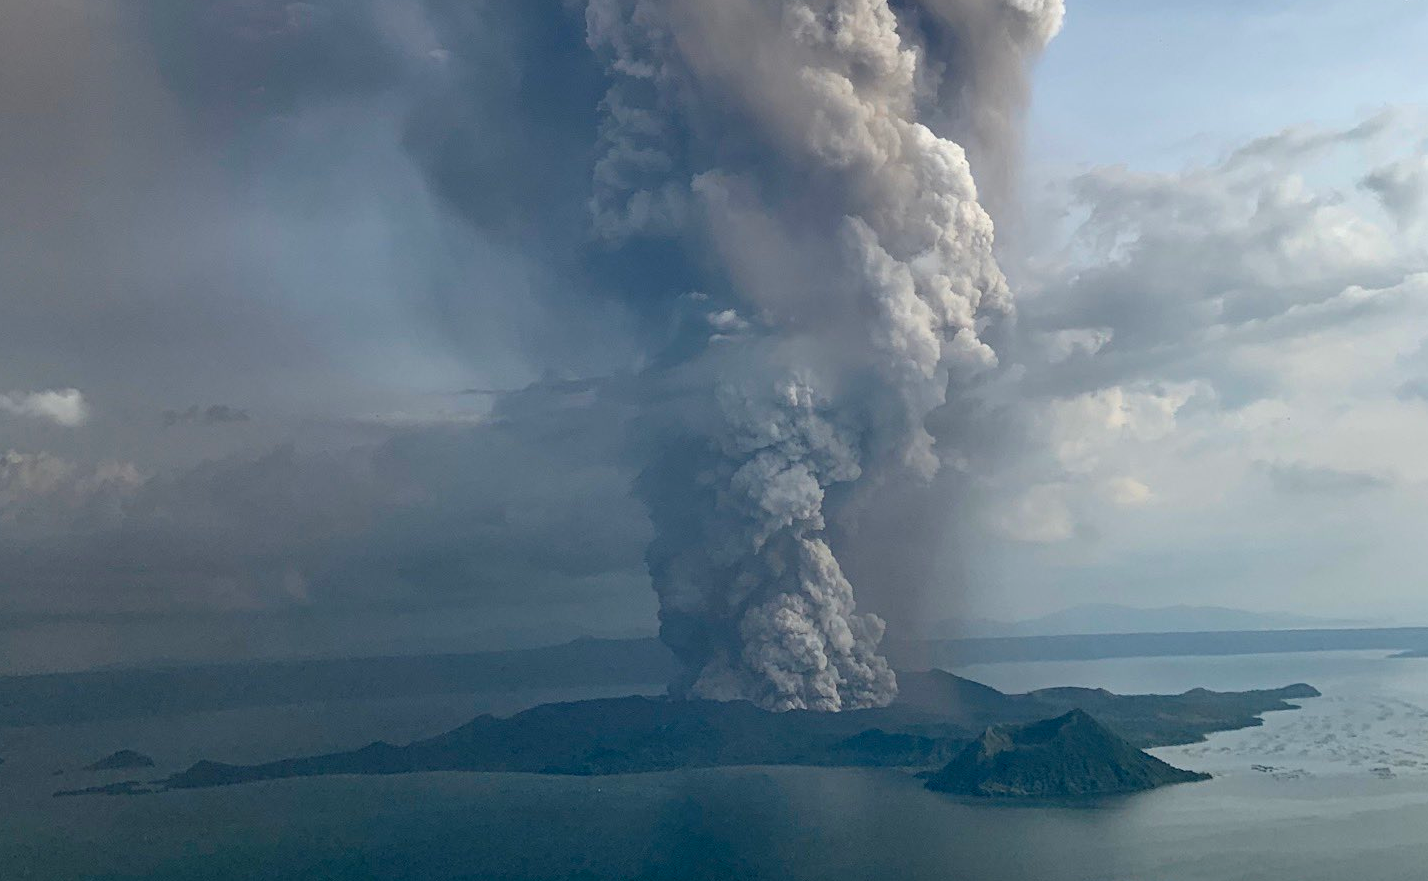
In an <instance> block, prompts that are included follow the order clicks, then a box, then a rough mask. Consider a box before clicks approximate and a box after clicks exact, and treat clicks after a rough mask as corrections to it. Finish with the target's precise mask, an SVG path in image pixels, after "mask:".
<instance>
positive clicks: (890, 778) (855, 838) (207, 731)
mask: <svg viewBox="0 0 1428 881" xmlns="http://www.w3.org/2000/svg"><path fill="white" fill-rule="evenodd" d="M959 672H962V673H964V674H965V675H968V676H971V677H973V678H976V679H979V680H981V681H984V682H987V683H988V684H991V685H994V686H996V687H998V688H1002V689H1004V690H1017V691H1019V690H1024V689H1028V688H1036V687H1041V686H1045V685H1067V684H1070V685H1091V686H1103V687H1106V688H1109V689H1111V690H1114V691H1121V692H1178V691H1183V690H1185V689H1188V688H1193V687H1196V686H1204V687H1208V688H1215V689H1242V688H1253V687H1271V686H1278V685H1284V684H1288V683H1291V682H1297V681H1304V682H1309V683H1311V684H1313V685H1315V686H1317V687H1319V688H1320V689H1321V690H1322V691H1323V692H1324V693H1325V694H1324V697H1323V698H1319V699H1316V700H1312V701H1307V702H1305V706H1304V708H1303V709H1302V710H1299V711H1296V712H1285V713H1274V714H1270V715H1269V716H1268V717H1267V719H1266V724H1265V725H1264V726H1263V727H1262V728H1256V729H1247V730H1245V731H1239V732H1228V733H1223V734H1217V735H1213V736H1212V737H1211V738H1210V739H1209V740H1208V741H1207V742H1205V743H1201V744H1194V745H1191V746H1186V747H1176V748H1169V749H1161V750H1157V751H1156V753H1157V754H1158V755H1160V756H1161V757H1162V758H1164V759H1166V760H1167V761H1170V762H1172V763H1174V764H1178V765H1180V766H1182V767H1187V768H1193V769H1196V770H1204V771H1209V772H1210V773H1212V774H1214V775H1216V776H1215V779H1214V780H1211V781H1209V782H1207V783H1199V784H1190V785H1183V786H1177V787H1171V788H1168V789H1162V790H1159V791H1156V792H1152V793H1146V794H1143V795H1137V796H1132V797H1126V798H1120V799H1115V800H1111V801H1105V802H1101V803H1098V804H1095V805H1091V806H1062V807H1017V806H999V805H988V804H971V803H965V802H959V801H957V800H954V799H951V798H947V797H944V796H941V795H936V794H933V793H929V792H926V791H925V790H924V789H923V788H922V787H921V784H920V783H919V781H917V780H915V779H913V778H912V777H910V776H908V775H906V774H904V773H901V772H897V771H873V770H842V769H803V768H739V769H722V770H708V771H688V772H679V773H666V774H642V775H630V776H622V777H606V778H562V777H543V776H534V775H515V774H458V773H443V774H421V775H407V776H399V777H355V778H325V779H304V780H285V781H272V782H267V783H260V784H252V785H246V786H236V787H226V788H222V789H212V790H200V791H192V792H172V793H163V794H159V795H151V796H142V797H87V798H73V799H54V798H51V797H50V796H49V793H50V792H51V791H53V790H54V789H58V788H63V787H65V786H70V785H92V784H93V783H94V782H97V780H99V779H106V778H103V777H102V775H94V774H86V773H84V772H79V771H77V770H75V769H77V768H78V767H79V766H81V765H83V764H85V763H87V762H90V761H93V760H94V759H95V758H97V757H99V756H101V755H104V754H105V753H107V752H110V751H113V750H115V749H119V748H121V747H128V748H134V749H138V750H141V751H143V752H146V753H149V754H150V755H153V756H154V757H155V759H156V760H158V762H159V767H158V768H157V769H154V771H155V773H154V774H153V775H152V776H160V775H161V774H164V773H167V772H168V771H170V770H174V769H177V768H180V767H183V766H185V765H187V764H189V763H190V762H192V761H193V760H195V759H197V758H200V757H208V758H217V759H223V760H228V761H258V760H263V759H269V758H274V757H278V756H284V755H292V754H295V753H303V752H313V751H320V750H330V749H338V748H347V747H352V746H356V745H360V744H362V743H365V742H367V741H370V740H373V739H377V738H382V739H387V740H393V741H402V740H409V739H411V738H414V737H420V736H425V735H429V734H433V733H436V732H438V731H441V730H444V729H446V728H450V727H452V726H453V725H456V724H459V723H460V722H463V721H465V720H467V719H468V718H470V716H471V715H472V714H473V713H474V712H476V711H477V710H488V709H490V710H496V711H501V712H508V711H511V710H514V709H517V708H518V707H520V706H522V705H524V704H527V703H535V702H540V701H544V700H553V699H570V698H573V697H578V696H584V695H579V694H575V693H553V692H547V693H540V694H530V695H513V694H504V695H499V696H486V697H476V698H473V697H472V696H469V695H467V696H448V697H439V698H423V699H408V700H397V701H369V702H344V703H331V704H321V705H304V706H300V707H285V708H270V709H263V710H244V711H233V712H224V713H207V714H198V715H192V716H185V717H181V718H177V719H164V720H143V721H127V722H107V723H102V724H93V725H83V726H53V727H44V728H23V729H0V754H2V755H4V757H5V758H6V763H5V764H4V765H0V878H4V879H11V878H39V879H46V881H49V879H67V878H116V879H117V878H175V879H176V878H185V879H190V878H191V879H206V881H207V879H240V878H241V879H251V878H275V879H276V878H282V879H289V878H291V879H305V881H309V879H359V878H400V879H448V878H481V879H487V878H491V879H538V878H540V879H544V878H585V879H597V878H671V879H694V878H739V879H745V878H770V879H774V878H777V879H804V878H807V879H820V881H827V879H854V878H857V879H864V878H866V879H874V878H876V879H884V878H888V879H903V878H909V879H918V878H938V879H943V878H952V879H958V878H966V879H978V881H1038V879H1068V881H1192V879H1196V881H1198V879H1207V881H1208V879H1264V881H1315V879H1323V881H1343V879H1356V881H1376V879H1421V878H1424V877H1428V660H1406V659H1390V658H1386V657H1384V655H1383V653H1363V652H1354V653H1320V654H1294V655H1262V656H1241V657H1228V658H1226V657H1221V658H1155V659H1141V658H1136V659H1118V660H1108V661H1091V662H1074V663H1065V662H1058V663H1037V664H998V665H985V666H978V667H973V668H968V669H966V670H963V671H959ZM56 771H63V773H61V774H59V775H55V772H56ZM127 776H134V775H133V774H132V772H115V773H113V774H111V775H110V776H109V778H108V779H116V778H117V779H124V778H125V777H127Z"/></svg>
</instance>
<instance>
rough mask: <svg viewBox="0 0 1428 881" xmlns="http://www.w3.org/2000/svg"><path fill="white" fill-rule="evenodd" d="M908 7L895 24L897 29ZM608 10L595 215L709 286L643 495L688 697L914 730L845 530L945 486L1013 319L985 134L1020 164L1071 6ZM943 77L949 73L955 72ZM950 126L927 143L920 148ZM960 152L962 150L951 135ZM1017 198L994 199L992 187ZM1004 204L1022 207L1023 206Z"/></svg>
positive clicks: (745, 0) (795, 0) (697, 299)
mask: <svg viewBox="0 0 1428 881" xmlns="http://www.w3.org/2000/svg"><path fill="white" fill-rule="evenodd" d="M894 5H895V6H896V9H895V8H894ZM894 5H890V4H889V3H888V2H887V0H720V2H718V3H710V2H707V0H591V2H590V3H589V5H588V6H587V8H586V26H587V39H588V42H589V45H590V47H591V48H592V49H593V50H594V51H595V52H596V53H597V55H598V56H599V57H600V58H601V59H602V62H603V63H604V64H605V65H606V67H607V71H608V73H609V75H610V82H611V86H610V88H609V90H608V92H607V93H606V95H605V97H604V100H603V103H602V121H601V129H600V146H599V153H600V155H599V157H598V159H597V161H596V164H595V169H594V180H593V186H592V194H593V195H592V200H591V212H592V215H593V218H594V223H595V230H596V233H597V235H598V236H599V237H600V238H601V239H602V240H603V241H604V243H605V245H606V246H607V247H608V248H610V249H612V250H616V251H618V250H619V249H622V248H626V247H630V246H631V245H632V244H634V243H636V242H638V241H639V240H666V241H669V242H672V243H673V244H674V246H675V247H677V248H679V249H680V250H681V251H682V252H683V253H685V254H689V255H696V257H694V258H691V259H697V260H699V261H702V262H703V263H704V264H706V265H708V266H709V267H710V269H709V270H708V272H707V273H706V275H707V277H708V278H709V279H710V283H709V289H708V290H704V291H700V292H698V293H696V294H692V295H691V297H690V298H689V301H690V302H691V303H692V304H695V307H696V308H702V307H705V306H707V312H706V317H707V325H708V331H709V333H708V339H707V343H706V344H705V345H704V347H703V348H702V350H700V351H699V353H698V354H696V355H694V356H692V357H690V358H687V359H684V360H683V361H682V362H681V363H679V364H678V365H676V366H673V367H670V368H668V369H666V370H664V371H663V373H662V375H661V377H660V379H659V380H658V381H659V382H661V383H663V384H664V385H665V386H666V389H665V392H666V394H664V395H661V396H658V399H660V400H662V401H665V402H673V403H667V405H666V406H664V407H662V408H660V409H659V412H654V408H652V411H651V414H650V415H649V416H648V418H647V419H646V422H645V424H644V428H645V429H646V430H647V431H648V433H649V434H650V436H652V437H656V438H657V441H656V442H655V443H654V452H653V454H652V456H651V459H650V461H649V462H648V463H647V464H646V466H645V468H644V470H643V472H642V474H641V476H640V478H639V480H638V487H637V488H638V491H639V493H640V495H641V496H642V498H643V499H644V501H645V502H646V504H647V505H648V507H649V510H650V515H651V520H652V522H653V525H654V529H655V537H654V539H653V541H652V542H651V544H650V547H649V549H648V551H647V555H646V561H647V564H648V566H649V569H650V573H651V576H652V579H653V582H654V587H655V590H656V592H657V593H658V595H659V600H660V625H661V626H660V632H661V636H662V638H663V639H664V641H665V642H666V643H667V644H668V645H669V646H670V648H671V649H672V650H673V651H674V652H675V654H676V655H677V656H678V658H679V659H680V660H681V662H682V664H683V667H684V670H685V672H684V674H683V675H682V676H681V677H680V679H679V680H678V681H677V682H675V683H673V684H672V686H671V691H672V693H673V694H675V695H676V696H682V697H697V698H709V699H718V700H731V699H745V700H749V701H752V702H754V703H756V704H758V705H759V706H761V707H764V708H766V709H769V710H775V711H783V710H791V709H812V710H821V711H838V710H842V709H854V708H860V707H872V706H882V705H886V704H888V703H890V702H891V701H892V700H893V698H894V697H895V696H896V693H897V685H896V679H895V677H894V674H893V672H892V670H891V668H890V667H889V666H888V663H887V661H886V660H885V659H884V658H883V657H881V656H880V655H879V654H878V644H879V641H880V640H881V638H882V635H883V631H884V624H883V622H882V621H881V620H880V619H879V618H878V617H877V616H875V615H872V614H859V613H858V611H857V607H856V603H855V600H854V596H853V588H852V585H851V584H850V583H849V581H848V579H847V578H846V577H845V576H844V574H843V572H842V569H841V568H840V566H839V564H838V560H837V559H836V558H835V556H834V554H833V551H832V549H831V548H830V546H829V543H828V540H827V538H826V535H825V526H826V524H825V514H826V512H827V508H828V506H829V505H832V504H836V503H837V501H836V500H837V499H838V498H839V497H846V495H847V493H848V492H849V491H850V490H851V489H852V488H853V487H855V486H861V485H866V484H868V483H870V482H876V481H879V480H883V479H886V478H887V477H888V476H890V475H893V474H898V475H902V474H909V473H910V474H913V475H917V476H919V477H921V478H925V479H930V478H931V477H932V476H933V475H934V474H935V473H936V471H937V469H938V465H939V461H938V457H937V453H936V450H935V446H934V438H933V437H932V436H931V435H930V434H929V433H928V431H927V428H926V424H925V423H926V419H927V417H928V415H929V414H930V413H931V412H932V411H933V410H935V409H937V408H939V407H942V406H943V405H944V404H945V403H946V401H947V388H948V383H949V381H950V380H951V379H952V378H954V376H965V375H970V374H974V373H976V372H978V371H981V370H985V369H987V368H989V367H991V366H993V365H995V363H996V354H995V353H994V352H993V351H992V349H991V348H990V347H989V346H988V345H987V344H986V343H985V342H984V341H983V339H982V337H983V335H984V334H985V332H986V330H987V328H988V326H989V325H990V324H992V323H993V322H995V321H997V320H998V319H1006V318H1009V317H1010V316H1011V315H1012V314H1013V306H1012V297H1011V294H1010V292H1009V290H1008V287H1007V283H1006V280H1005V277H1004V276H1003V274H1002V271H1001V269H1000V268H999V266H998V264H997V261H996V259H995V257H994V255H993V225H992V221H991V218H990V217H989V215H988V213H987V211H986V210H984V208H983V206H982V205H981V204H980V203H979V201H978V192H977V187H976V185H975V184H974V182H973V178H972V173H971V167H970V166H969V163H968V159H967V154H966V152H965V151H964V150H963V148H962V147H961V146H959V144H957V143H955V142H954V141H953V140H951V139H950V138H948V137H945V136H943V134H945V133H946V132H947V131H949V130H950V131H957V132H965V133H966V135H967V137H968V138H972V139H974V140H975V141H976V150H977V151H978V153H979V155H984V156H987V157H995V161H994V160H993V159H989V160H988V165H989V167H991V166H992V165H994V164H996V163H1000V166H999V167H1005V166H1006V164H1007V160H1006V159H1005V158H1003V157H1006V156H1014V155H1015V152H1016V144H1015V126H1014V125H1012V124H1010V123H1009V122H1008V120H1015V119H1017V118H1019V114H1020V110H1021V109H1022V107H1023V106H1024V104H1025V96H1026V94H1027V87H1026V75H1027V74H1026V67H1027V64H1028V63H1029V61H1030V60H1031V59H1033V58H1034V57H1035V56H1036V53H1037V52H1039V51H1040V50H1041V49H1042V48H1043V47H1044V45H1045V44H1046V42H1047V41H1048V40H1049V39H1050V38H1051V37H1052V36H1053V35H1054V34H1055V33H1056V31H1057V30H1058V28H1059V26H1060V22H1061V17H1062V14H1063V7H1062V4H1061V2H1060V0H919V2H909V0H903V2H898V3H896V4H894ZM938 53H942V54H941V55H939V54H938ZM924 119H926V120H927V122H924V121H923V120H924ZM929 123H930V124H931V125H937V126H938V127H939V128H940V129H942V130H943V134H939V133H938V132H936V131H934V129H933V128H932V127H931V126H930V124H929ZM1002 174H1003V172H1001V171H997V172H994V176H996V175H1002ZM999 185H1000V183H999Z"/></svg>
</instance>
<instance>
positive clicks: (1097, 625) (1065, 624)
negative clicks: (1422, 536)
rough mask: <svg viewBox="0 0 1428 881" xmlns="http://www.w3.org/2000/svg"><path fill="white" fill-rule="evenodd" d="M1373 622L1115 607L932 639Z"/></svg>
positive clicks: (990, 623)
mask: <svg viewBox="0 0 1428 881" xmlns="http://www.w3.org/2000/svg"><path fill="white" fill-rule="evenodd" d="M1370 626H1375V624H1374V622H1371V621H1362V620H1352V619H1332V618H1316V617H1311V616H1308V615H1292V614H1289V613H1285V612H1249V611H1246V610H1244V609H1230V608H1225V607H1223V606H1159V607H1155V608H1139V607H1136V606H1122V605H1117V604H1114V603H1091V604H1087V605H1080V606H1073V607H1071V608H1069V609H1063V610H1061V611H1059V612H1052V613H1051V614H1049V615H1042V616H1041V617H1039V618H1029V619H1027V620H1025V621H996V620H993V619H990V618H949V619H944V620H942V621H939V622H937V623H936V624H934V625H933V626H932V628H931V632H930V633H928V634H927V636H929V637H931V638H934V639H959V638H973V637H993V636H1064V635H1073V634H1107V633H1200V632H1208V631H1224V630H1296V629H1302V628H1317V627H1370Z"/></svg>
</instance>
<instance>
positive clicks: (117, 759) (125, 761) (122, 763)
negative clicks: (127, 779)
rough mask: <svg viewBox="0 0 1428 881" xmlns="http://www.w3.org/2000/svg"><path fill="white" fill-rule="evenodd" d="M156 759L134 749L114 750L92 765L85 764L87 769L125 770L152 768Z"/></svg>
mask: <svg viewBox="0 0 1428 881" xmlns="http://www.w3.org/2000/svg"><path fill="white" fill-rule="evenodd" d="M152 767H154V760H153V759H151V758H149V757H148V756H146V755H144V754H143V753H141V752H136V751H134V750H132V749H121V750H119V751H118V752H112V753H110V754H109V755H107V756H105V757H104V758H102V759H100V760H99V761H97V762H95V763H94V764H92V765H85V766H84V770H86V771H124V770H131V769H134V768H152Z"/></svg>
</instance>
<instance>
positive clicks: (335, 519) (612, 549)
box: [0, 387, 648, 614]
mask: <svg viewBox="0 0 1428 881" xmlns="http://www.w3.org/2000/svg"><path fill="white" fill-rule="evenodd" d="M546 394H547V392H546V391H545V390H544V389H541V388H539V387H536V388H533V389H530V390H527V391H524V392H521V393H517V394H514V395H512V396H511V397H512V399H513V400H512V402H511V403H510V405H509V406H507V405H506V404H505V403H503V404H501V405H498V407H497V408H496V410H495V411H494V412H493V414H492V418H491V420H490V421H489V422H488V423H486V424H481V425H476V426H466V427H459V426H458V427H450V428H428V429H423V430H418V431H409V432H399V433H398V434H396V435H395V436H394V437H392V438H391V439H390V440H388V441H386V442H384V443H381V444H379V445H376V446H374V447H370V448H355V449H350V450H345V451H340V452H320V451H300V450H298V449H297V448H295V447H294V446H291V445H287V446H282V447H278V448H276V449H273V450H270V451H268V452H266V453H263V454H260V455H257V456H248V455H239V456H233V457H229V458H226V459H220V460H211V461H207V462H204V463H202V464H201V465H199V466H197V467H195V468H192V469H189V470H185V471H181V472H176V473H172V474H161V475H156V476H151V477H145V476H143V475H140V474H138V473H136V472H134V471H133V470H132V469H122V468H119V467H118V466H101V467H99V468H86V467H83V466H79V465H76V464H74V463H71V462H66V461H63V460H60V459H58V458H56V457H53V456H43V455H38V456H24V455H21V454H17V453H9V454H6V456H5V458H3V459H0V522H4V523H6V524H7V525H8V527H9V528H7V529H6V532H5V537H4V539H3V540H0V558H3V559H4V565H5V569H6V571H7V572H8V573H9V574H10V577H11V579H12V580H11V584H12V585H13V586H12V588H11V590H10V591H8V592H7V594H6V595H5V598H4V601H5V606H6V608H7V609H8V610H9V611H11V612H28V613H32V614H34V613H42V612H59V611H63V612H77V611H84V610H90V611H101V612H114V613H117V612H125V611H146V612H158V611H164V610H188V611H198V612H215V611H223V610H231V611H245V610H247V611H252V610H281V609H284V608H290V607H306V606H314V605H316V606H321V607H328V608H336V609H341V608H362V607H366V606H372V605H377V606H381V607H386V608H393V609H397V608H418V607H443V606H449V607H454V608H465V607H472V606H475V607H482V608H486V609H488V610H499V609H502V608H506V607H518V606H528V605H533V604H534V605H538V604H540V603H544V602H551V601H552V600H558V599H559V598H561V597H563V596H568V595H570V594H571V593H572V592H577V593H578V592H579V591H581V590H582V589H583V590H589V591H602V590H605V591H608V590H611V589H617V588H619V587H621V585H620V581H621V580H622V579H623V581H624V584H623V588H624V589H626V590H629V589H631V582H634V583H635V586H636V587H637V586H638V582H639V580H640V573H641V552H642V548H643V544H644V542H645V540H646V538H647V534H648V526H647V522H646V520H645V517H644V513H643V511H642V509H641V507H640V506H639V505H638V504H637V503H636V502H635V501H634V500H633V499H632V498H631V497H630V492H629V485H630V473H629V471H628V470H627V469H625V468H623V467H621V466H620V465H619V464H618V462H619V455H620V454H619V448H620V445H621V443H622V440H621V439H622V436H623V432H624V430H625V429H624V426H623V425H622V423H621V421H620V420H619V419H618V418H612V414H615V413H618V412H619V410H618V408H613V407H604V406H602V407H594V406H591V405H590V403H589V402H587V403H583V404H581V403H575V404H572V403H570V402H569V401H568V400H567V401H565V402H563V403H562V404H561V405H559V406H555V407H546V406H544V405H543V404H541V403H539V402H536V401H533V400H532V399H533V398H537V397H542V396H545V395H546ZM557 394H558V393H557ZM515 399H523V400H515ZM512 413H519V414H520V416H519V418H510V416H511V414H512ZM602 579H605V580H604V581H602ZM582 584H583V585H585V586H584V587H583V588H582V586H581V585H582Z"/></svg>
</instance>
